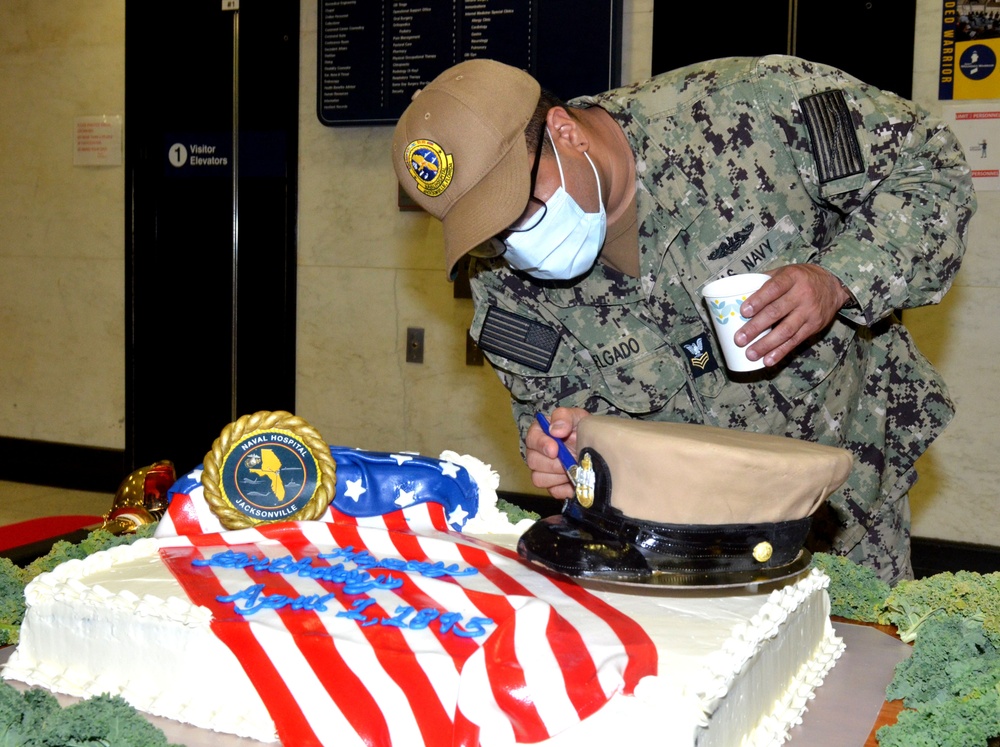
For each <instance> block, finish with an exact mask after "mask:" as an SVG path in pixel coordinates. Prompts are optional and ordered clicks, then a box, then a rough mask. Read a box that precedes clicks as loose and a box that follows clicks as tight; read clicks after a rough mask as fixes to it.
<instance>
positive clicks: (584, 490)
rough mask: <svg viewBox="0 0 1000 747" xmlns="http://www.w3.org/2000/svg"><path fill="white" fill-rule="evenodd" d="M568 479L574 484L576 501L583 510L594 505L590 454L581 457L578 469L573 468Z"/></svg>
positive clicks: (592, 468)
mask: <svg viewBox="0 0 1000 747" xmlns="http://www.w3.org/2000/svg"><path fill="white" fill-rule="evenodd" d="M570 477H571V478H572V480H573V482H574V483H575V484H576V500H577V502H578V503H579V504H580V505H581V506H583V507H584V508H590V507H591V506H593V505H594V465H593V462H591V460H590V453H589V452H588V453H586V454H584V455H583V459H581V460H580V465H579V466H578V467H573V468H572V472H571V473H570Z"/></svg>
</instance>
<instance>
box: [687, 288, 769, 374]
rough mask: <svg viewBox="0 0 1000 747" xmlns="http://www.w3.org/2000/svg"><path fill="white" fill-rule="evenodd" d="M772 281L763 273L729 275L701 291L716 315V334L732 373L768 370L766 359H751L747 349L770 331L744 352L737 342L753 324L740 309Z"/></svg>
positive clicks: (748, 345) (765, 332)
mask: <svg viewBox="0 0 1000 747" xmlns="http://www.w3.org/2000/svg"><path fill="white" fill-rule="evenodd" d="M770 279H771V278H770V276H769V275H764V274H763V273H759V272H748V273H744V274H742V275H727V276H726V277H724V278H719V279H718V280H713V281H712V282H711V283H708V284H707V285H706V286H705V287H704V288H702V289H701V295H702V296H703V297H704V298H705V302H706V303H707V304H708V311H709V313H710V314H711V315H712V326H714V327H715V334H716V336H717V337H718V338H719V345H720V346H721V347H722V355H723V356H724V357H725V359H726V367H727V368H728V369H729V370H730V371H756V370H757V369H760V368H763V367H764V359H763V358H761V359H760V360H756V361H751V360H748V359H747V348H749V347H750V346H751V345H752V344H753V343H755V342H757V340H759V339H760V338H761V337H763V336H764V335H766V334H767V333H768V332H769V331H770V329H766V330H764V331H763V332H761V333H760V334H759V335H757V337H755V338H754V339H753V340H752V341H751V342H748V343H747V344H746V347H742V348H741V347H739V346H738V345H737V344H736V342H735V341H734V340H733V338H734V337H735V336H736V332H737V331H738V330H739V329H740V327H742V326H743V325H744V324H746V323H747V322H748V321H750V320H749V319H746V318H745V317H743V316H741V315H740V306H741V305H742V304H743V302H744V301H746V300H747V298H749V297H750V295H751V294H752V293H753V292H754V291H755V290H757V289H758V288H760V286H762V285H763V284H764V283H766V282H767V281H768V280H770Z"/></svg>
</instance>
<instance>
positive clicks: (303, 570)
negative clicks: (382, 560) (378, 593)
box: [191, 550, 403, 594]
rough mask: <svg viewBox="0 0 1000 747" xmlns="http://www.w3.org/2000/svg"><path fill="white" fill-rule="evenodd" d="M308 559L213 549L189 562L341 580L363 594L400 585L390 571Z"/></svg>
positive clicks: (347, 587) (348, 590) (351, 591)
mask: <svg viewBox="0 0 1000 747" xmlns="http://www.w3.org/2000/svg"><path fill="white" fill-rule="evenodd" d="M312 560H313V559H312V558H302V560H294V559H293V558H292V556H291V555H286V556H285V557H283V558H276V559H274V560H272V559H270V558H264V557H259V556H256V555H247V554H246V553H244V552H234V551H232V550H226V551H224V552H217V553H215V554H214V555H213V556H212V557H211V558H208V559H207V560H202V559H201V558H195V559H194V560H192V561H191V565H193V566H199V567H204V566H215V567H217V568H236V569H241V568H252V569H253V570H255V571H260V572H264V571H266V572H268V573H279V574H283V575H286V576H300V577H302V578H312V579H315V580H317V581H329V582H330V583H334V584H343V586H344V593H345V594H364V593H365V592H368V591H372V590H375V589H398V588H399V587H400V586H402V585H403V580H402V579H400V578H394V577H393V576H390V575H381V576H376V577H373V576H372V575H371V574H370V573H368V571H367V570H365V569H360V568H345V567H344V565H343V563H338V564H336V565H330V566H314V565H313V564H312Z"/></svg>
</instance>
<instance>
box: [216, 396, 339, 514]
mask: <svg viewBox="0 0 1000 747" xmlns="http://www.w3.org/2000/svg"><path fill="white" fill-rule="evenodd" d="M204 468H205V469H204V472H203V473H202V476H201V482H202V486H203V487H204V489H205V500H206V501H207V502H208V505H209V507H210V508H211V509H212V511H213V513H215V515H216V516H218V517H219V521H220V522H222V525H223V526H224V527H226V529H244V528H246V527H252V526H257V525H258V524H273V523H275V522H278V521H312V520H315V519H318V518H319V517H320V516H322V515H323V512H324V511H326V508H327V506H329V505H330V501H332V500H333V497H334V495H335V491H336V484H337V467H336V463H335V462H334V459H333V456H331V454H330V447H329V446H328V445H327V443H326V442H325V441H324V440H323V439H322V438H321V437H320V435H319V433H318V432H317V431H316V429H315V428H313V427H312V426H311V425H309V424H308V423H307V422H306V421H305V420H303V419H302V418H300V417H297V416H295V415H292V414H291V413H289V412H284V411H282V410H277V411H274V412H270V411H267V410H262V411H260V412H255V413H254V414H252V415H244V416H243V417H241V418H240V419H239V420H237V421H236V422H234V423H230V424H229V425H227V426H226V427H225V428H223V430H222V433H221V434H220V435H219V437H218V438H217V439H215V442H214V443H213V444H212V450H211V451H210V452H208V453H207V454H206V455H205V464H204Z"/></svg>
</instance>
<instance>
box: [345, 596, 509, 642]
mask: <svg viewBox="0 0 1000 747" xmlns="http://www.w3.org/2000/svg"><path fill="white" fill-rule="evenodd" d="M373 604H375V600H374V599H370V598H369V599H356V600H354V602H352V603H351V609H350V610H345V611H343V612H338V613H337V617H346V618H349V619H351V620H357V621H358V622H359V623H361V627H363V628H367V627H371V626H372V625H384V626H386V627H393V628H409V629H410V630H424V629H426V628H427V627H428V626H429V625H430V624H431V623H432V622H434V621H435V620H437V622H438V625H439V626H440V630H441V633H442V634H445V635H446V634H448V633H451V634H453V635H457V636H460V637H462V638H476V637H478V636H481V635H485V633H486V629H485V627H484V626H486V625H492V624H493V620H492V619H490V618H488V617H480V616H478V615H476V616H473V617H470V618H469V619H468V620H467V621H466V622H465V623H462V615H461V613H458V612H441V611H440V610H436V609H434V608H433V607H423V608H421V609H419V610H417V609H415V608H414V607H409V606H400V607H397V608H396V610H395V616H394V617H368V616H367V615H365V614H364V613H365V610H367V609H368V607H370V606H371V605H373Z"/></svg>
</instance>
